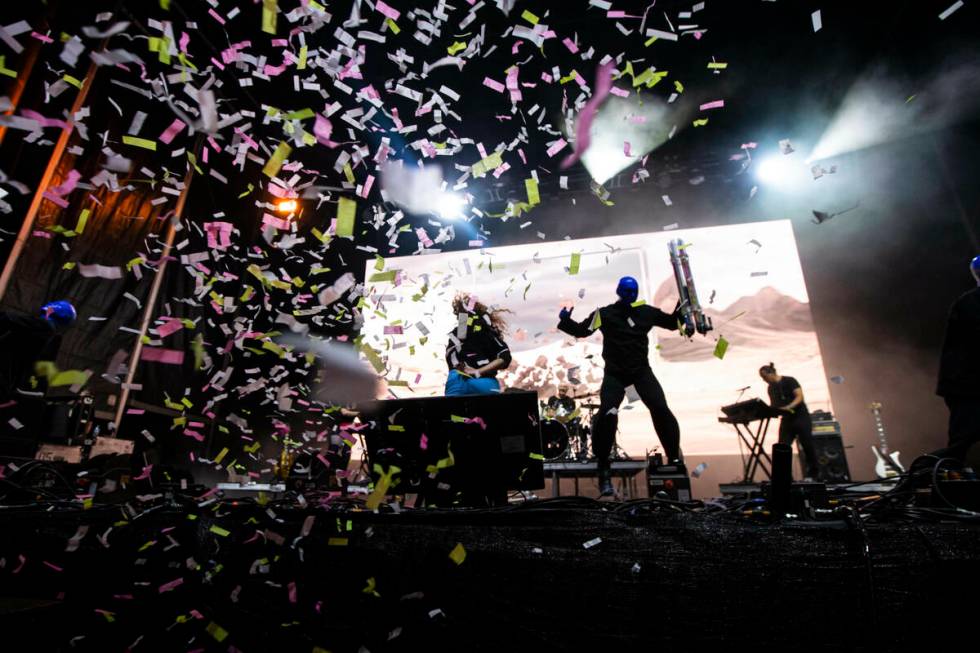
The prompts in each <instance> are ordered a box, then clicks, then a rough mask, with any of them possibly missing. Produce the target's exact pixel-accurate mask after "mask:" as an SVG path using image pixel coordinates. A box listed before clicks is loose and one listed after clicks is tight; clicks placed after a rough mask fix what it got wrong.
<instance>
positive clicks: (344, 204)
mask: <svg viewBox="0 0 980 653" xmlns="http://www.w3.org/2000/svg"><path fill="white" fill-rule="evenodd" d="M356 214H357V202H355V201H354V200H351V199H347V198H346V197H341V198H340V203H339V205H338V206H337V235H338V236H353V235H354V217H355V215H356Z"/></svg>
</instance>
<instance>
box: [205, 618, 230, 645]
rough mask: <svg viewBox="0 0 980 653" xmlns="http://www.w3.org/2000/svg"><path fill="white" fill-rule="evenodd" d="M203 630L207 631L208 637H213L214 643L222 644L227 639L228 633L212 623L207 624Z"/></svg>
mask: <svg viewBox="0 0 980 653" xmlns="http://www.w3.org/2000/svg"><path fill="white" fill-rule="evenodd" d="M205 630H207V631H208V635H211V637H214V639H215V641H216V642H223V641H225V640H226V639H228V631H227V630H225V629H224V628H222V627H221V626H219V625H218V624H216V623H214V622H213V621H212V622H211V623H209V624H208V627H207V628H206V629H205Z"/></svg>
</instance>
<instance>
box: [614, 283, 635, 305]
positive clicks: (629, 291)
mask: <svg viewBox="0 0 980 653" xmlns="http://www.w3.org/2000/svg"><path fill="white" fill-rule="evenodd" d="M616 294H617V295H619V298H620V299H622V300H623V301H627V302H629V303H631V304H632V303H633V302H635V301H636V298H637V297H638V296H639V294H640V284H638V283H637V282H636V279H634V278H633V277H623V278H622V279H620V280H619V285H618V286H616Z"/></svg>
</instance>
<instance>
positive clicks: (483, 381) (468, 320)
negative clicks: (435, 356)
mask: <svg viewBox="0 0 980 653" xmlns="http://www.w3.org/2000/svg"><path fill="white" fill-rule="evenodd" d="M453 312H454V313H455V314H456V319H457V323H458V326H457V328H456V329H454V330H453V331H451V332H450V333H449V343H448V344H447V345H446V365H447V366H448V367H449V376H448V377H447V379H446V396H447V397H454V396H459V395H485V394H494V393H498V392H500V383H499V382H498V381H497V370H502V369H507V367H509V366H510V362H511V355H510V348H509V347H508V346H507V343H506V342H504V337H503V336H504V333H506V331H507V322H506V321H505V320H504V318H503V315H502V314H503V313H505V312H509V311H507V310H506V309H499V308H498V309H491V308H488V307H487V306H485V305H483V304H481V303H480V302H478V301H476V298H471V297H469V296H468V295H457V297H456V298H455V299H454V300H453Z"/></svg>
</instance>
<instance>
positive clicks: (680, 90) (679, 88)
mask: <svg viewBox="0 0 980 653" xmlns="http://www.w3.org/2000/svg"><path fill="white" fill-rule="evenodd" d="M674 89H675V90H676V91H677V92H678V93H683V92H684V85H683V84H681V83H680V82H679V81H677V80H676V79H675V80H674Z"/></svg>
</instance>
